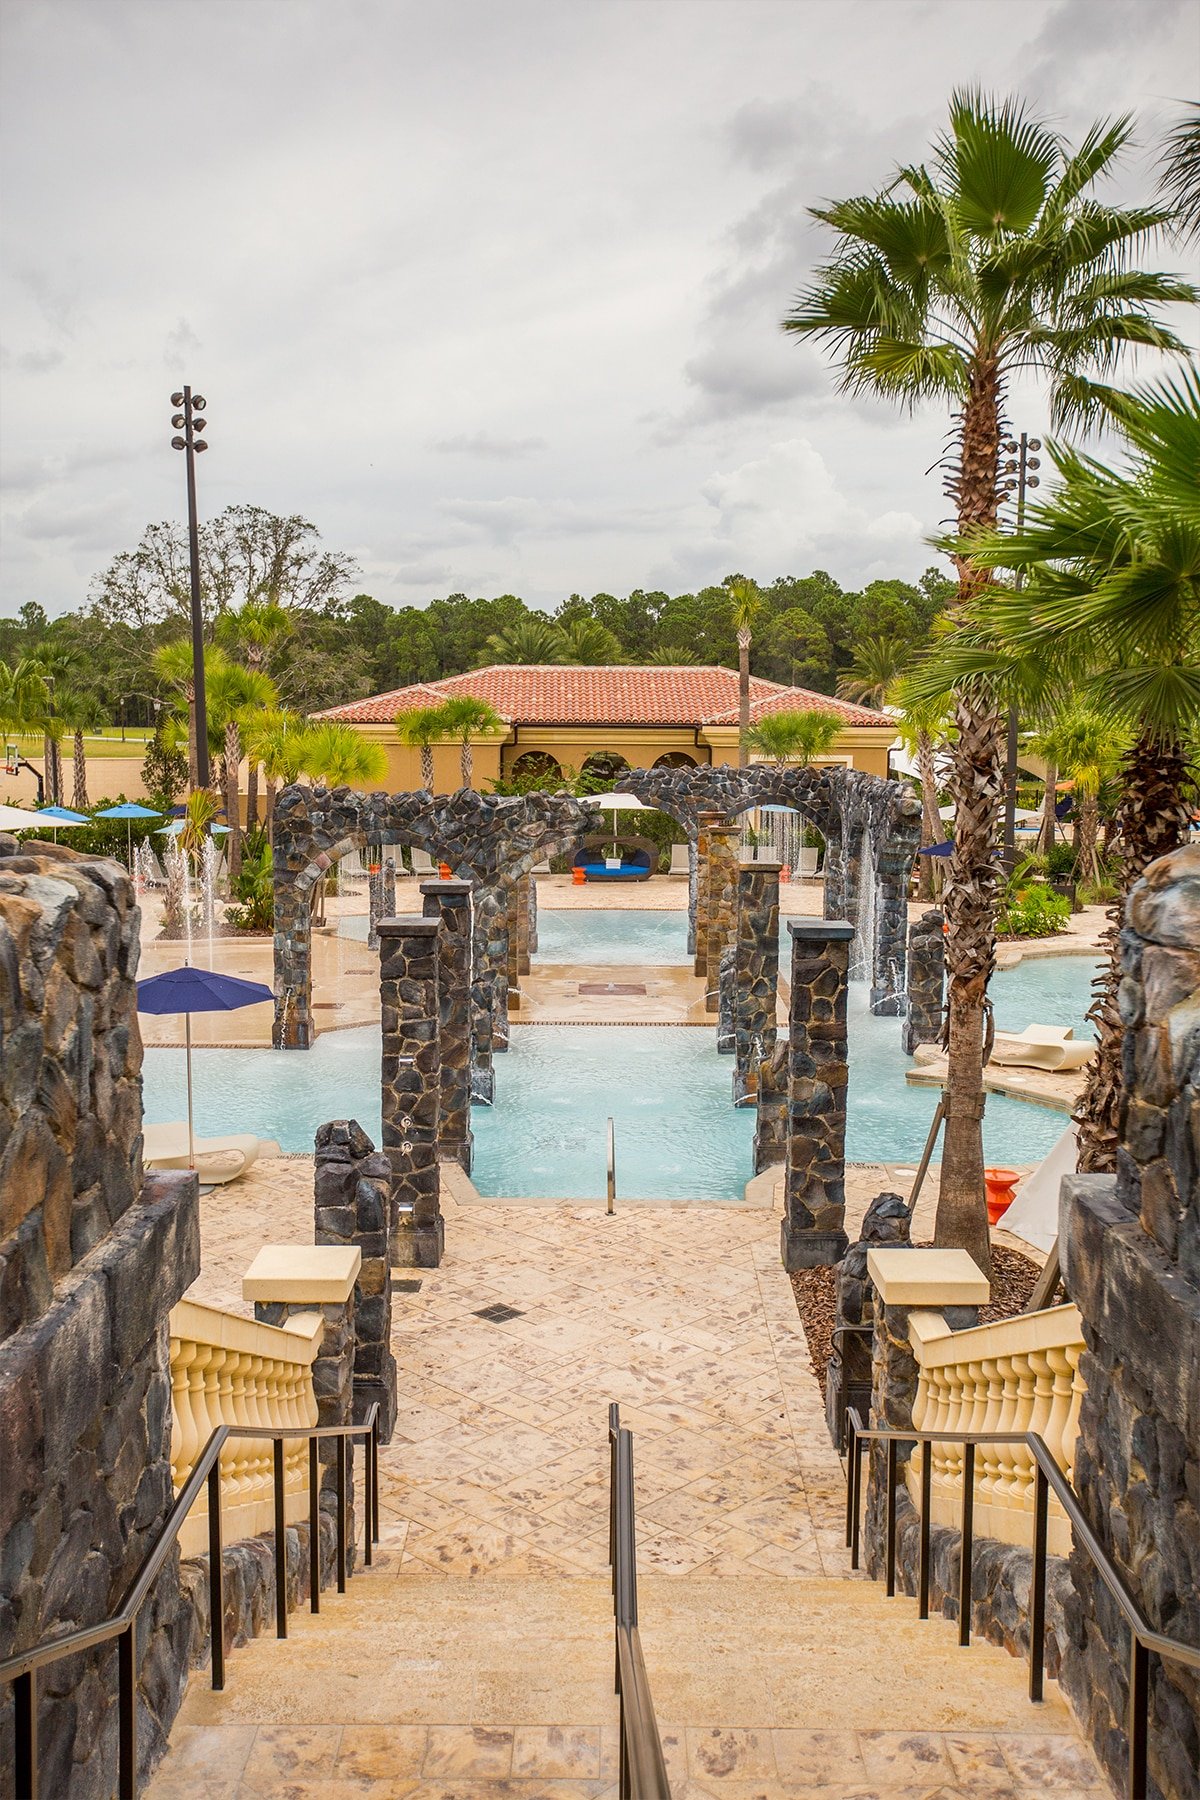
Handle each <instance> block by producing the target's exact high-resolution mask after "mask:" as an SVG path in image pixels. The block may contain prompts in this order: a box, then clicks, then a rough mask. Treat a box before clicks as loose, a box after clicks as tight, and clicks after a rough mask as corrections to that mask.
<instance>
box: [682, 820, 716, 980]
mask: <svg viewBox="0 0 1200 1800" xmlns="http://www.w3.org/2000/svg"><path fill="white" fill-rule="evenodd" d="M720 823H721V815H720V813H714V812H702V813H701V814H700V819H699V823H698V825H697V828H696V859H695V881H694V883H693V893H694V915H695V916H694V930H693V939H694V942H693V946H692V951H693V954H692V972H693V973H694V974H696V975H707V974H708V873H709V869H708V840H709V833H710V832H711V830H712V827H713V826H714V825H719V824H720ZM691 897H692V896H689V898H691Z"/></svg>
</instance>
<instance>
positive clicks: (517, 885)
mask: <svg viewBox="0 0 1200 1800" xmlns="http://www.w3.org/2000/svg"><path fill="white" fill-rule="evenodd" d="M513 886H514V889H515V891H516V896H517V917H516V937H517V974H518V975H528V973H529V948H530V946H529V894H530V889H531V888H532V886H533V877H532V875H521V876H518V878H517V880H516V881H515V882H514V883H513Z"/></svg>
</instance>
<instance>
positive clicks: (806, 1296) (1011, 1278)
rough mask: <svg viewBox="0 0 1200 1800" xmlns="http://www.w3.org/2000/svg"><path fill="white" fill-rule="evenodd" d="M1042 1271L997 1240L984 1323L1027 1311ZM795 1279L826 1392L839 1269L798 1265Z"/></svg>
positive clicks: (811, 1352)
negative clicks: (811, 1267) (810, 1267)
mask: <svg viewBox="0 0 1200 1800" xmlns="http://www.w3.org/2000/svg"><path fill="white" fill-rule="evenodd" d="M917 1248H918V1249H919V1250H927V1249H929V1248H931V1246H930V1245H928V1244H918V1245H917ZM1040 1273H1041V1271H1040V1269H1039V1268H1038V1265H1037V1264H1036V1263H1035V1262H1033V1261H1032V1260H1031V1259H1030V1258H1029V1257H1028V1256H1023V1255H1022V1254H1021V1252H1020V1251H1019V1250H1009V1249H1007V1248H1006V1247H1005V1246H1004V1245H1002V1244H993V1245H992V1297H991V1299H990V1301H989V1302H988V1304H987V1305H986V1306H985V1307H984V1308H983V1311H982V1313H981V1314H980V1322H981V1324H984V1325H990V1324H991V1323H992V1321H993V1320H995V1319H1008V1318H1011V1317H1012V1315H1013V1314H1014V1313H1019V1312H1024V1310H1025V1307H1026V1306H1027V1305H1028V1303H1029V1296H1030V1295H1031V1294H1032V1292H1033V1289H1034V1284H1035V1283H1036V1281H1037V1278H1038V1276H1039V1274H1040ZM791 1283H792V1292H793V1294H795V1296H796V1308H797V1311H798V1312H799V1314H800V1322H801V1324H802V1325H803V1326H804V1335H805V1337H806V1338H807V1340H808V1357H809V1362H810V1364H811V1366H812V1372H813V1374H814V1375H815V1376H816V1378H817V1380H818V1382H819V1383H820V1385H821V1392H822V1393H824V1392H825V1369H826V1366H827V1364H828V1362H829V1354H830V1351H831V1349H832V1348H833V1327H834V1316H835V1315H834V1309H835V1295H836V1291H837V1270H836V1269H830V1268H823V1269H797V1270H796V1272H795V1274H794V1275H793V1276H792V1277H791Z"/></svg>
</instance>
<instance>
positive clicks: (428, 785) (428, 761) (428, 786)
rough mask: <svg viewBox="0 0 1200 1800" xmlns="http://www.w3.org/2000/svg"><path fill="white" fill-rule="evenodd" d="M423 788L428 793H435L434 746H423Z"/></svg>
mask: <svg viewBox="0 0 1200 1800" xmlns="http://www.w3.org/2000/svg"><path fill="white" fill-rule="evenodd" d="M421 786H422V787H423V788H424V789H425V790H426V792H427V793H430V794H432V792H433V745H432V744H422V745H421Z"/></svg>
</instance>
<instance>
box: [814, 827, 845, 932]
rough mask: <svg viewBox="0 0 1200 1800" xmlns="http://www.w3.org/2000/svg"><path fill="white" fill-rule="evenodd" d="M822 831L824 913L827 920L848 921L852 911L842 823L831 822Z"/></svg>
mask: <svg viewBox="0 0 1200 1800" xmlns="http://www.w3.org/2000/svg"><path fill="white" fill-rule="evenodd" d="M821 829H822V832H823V834H824V837H825V862H824V867H823V875H824V890H823V906H822V911H823V912H824V915H825V917H826V918H827V919H848V918H849V917H850V909H849V907H848V906H847V903H846V844H845V839H844V838H843V836H842V832H841V826H840V822H838V821H835V820H829V821H827V822H826V823H825V824H824V825H823V826H822V827H821Z"/></svg>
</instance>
